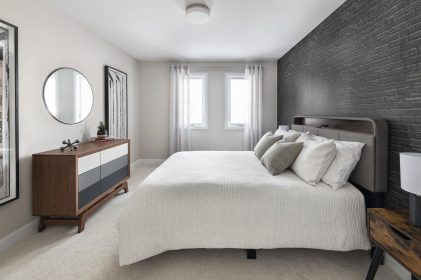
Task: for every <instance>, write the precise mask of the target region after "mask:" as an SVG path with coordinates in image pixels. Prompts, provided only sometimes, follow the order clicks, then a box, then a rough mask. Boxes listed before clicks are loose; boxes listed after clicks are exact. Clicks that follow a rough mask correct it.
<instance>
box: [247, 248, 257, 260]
mask: <svg viewBox="0 0 421 280" xmlns="http://www.w3.org/2000/svg"><path fill="white" fill-rule="evenodd" d="M247 259H249V260H255V259H256V249H247Z"/></svg>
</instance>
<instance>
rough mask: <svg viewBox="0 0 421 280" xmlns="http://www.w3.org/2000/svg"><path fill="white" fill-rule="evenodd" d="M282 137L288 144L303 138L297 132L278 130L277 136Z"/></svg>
mask: <svg viewBox="0 0 421 280" xmlns="http://www.w3.org/2000/svg"><path fill="white" fill-rule="evenodd" d="M280 135H282V136H283V138H282V139H284V140H285V141H286V142H295V140H297V139H298V138H299V137H300V136H301V133H300V132H298V131H295V130H289V131H286V130H282V129H279V128H278V130H276V131H275V136H280Z"/></svg>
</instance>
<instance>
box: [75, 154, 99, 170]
mask: <svg viewBox="0 0 421 280" xmlns="http://www.w3.org/2000/svg"><path fill="white" fill-rule="evenodd" d="M100 165H101V154H100V153H93V154H90V155H87V156H84V157H80V158H78V161H77V174H79V175H80V174H82V173H85V172H87V171H89V170H92V169H94V168H97V167H99V166H100Z"/></svg>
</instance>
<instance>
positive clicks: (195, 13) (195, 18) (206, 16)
mask: <svg viewBox="0 0 421 280" xmlns="http://www.w3.org/2000/svg"><path fill="white" fill-rule="evenodd" d="M186 15H187V18H188V20H189V21H190V22H192V23H195V24H204V23H207V22H209V20H210V9H209V7H208V6H206V5H205V4H191V5H188V6H187V7H186Z"/></svg>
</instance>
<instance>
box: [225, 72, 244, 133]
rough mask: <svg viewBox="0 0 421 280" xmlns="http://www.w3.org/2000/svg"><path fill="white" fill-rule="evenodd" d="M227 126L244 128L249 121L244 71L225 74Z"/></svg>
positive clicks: (228, 127) (229, 127)
mask: <svg viewBox="0 0 421 280" xmlns="http://www.w3.org/2000/svg"><path fill="white" fill-rule="evenodd" d="M225 88H226V89H225V97H226V102H225V103H226V110H225V128H227V129H236V128H243V126H244V124H246V123H247V122H248V115H249V108H248V107H249V106H248V98H247V95H246V94H247V92H246V81H245V78H244V74H243V73H235V74H233V73H227V74H225Z"/></svg>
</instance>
